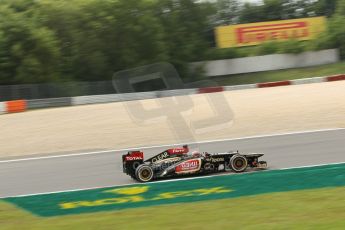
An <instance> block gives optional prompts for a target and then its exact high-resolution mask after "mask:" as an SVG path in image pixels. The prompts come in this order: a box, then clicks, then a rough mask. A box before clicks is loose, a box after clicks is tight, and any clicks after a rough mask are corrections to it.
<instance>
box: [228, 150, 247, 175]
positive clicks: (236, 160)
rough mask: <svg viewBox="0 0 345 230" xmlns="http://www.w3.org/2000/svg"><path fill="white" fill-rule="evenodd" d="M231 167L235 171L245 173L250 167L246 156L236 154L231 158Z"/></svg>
mask: <svg viewBox="0 0 345 230" xmlns="http://www.w3.org/2000/svg"><path fill="white" fill-rule="evenodd" d="M229 165H230V167H231V169H232V170H233V171H235V172H243V171H245V170H246V169H247V167H248V161H247V158H245V157H244V156H242V155H238V154H236V155H233V156H232V157H231V158H230V164H229Z"/></svg>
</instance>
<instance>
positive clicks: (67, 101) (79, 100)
mask: <svg viewBox="0 0 345 230" xmlns="http://www.w3.org/2000/svg"><path fill="white" fill-rule="evenodd" d="M341 80H345V74H340V75H335V76H329V77H315V78H305V79H297V80H291V81H279V82H265V83H257V84H248V85H233V86H215V87H205V88H198V89H177V90H166V91H155V92H140V93H126V94H107V95H93V96H79V97H72V98H54V99H38V100H28V101H25V100H18V101H7V102H0V114H2V113H14V112H23V111H25V110H26V109H39V108H49V107H61V106H74V105H87V104H99V103H110V102H120V101H133V100H145V99H153V98H161V97H172V96H182V95H191V94H201V93H215V92H222V91H233V90H242V89H254V88H265V87H277V86H288V85H300V84H310V83H321V82H330V81H341Z"/></svg>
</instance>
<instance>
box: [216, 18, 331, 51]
mask: <svg viewBox="0 0 345 230" xmlns="http://www.w3.org/2000/svg"><path fill="white" fill-rule="evenodd" d="M325 30H326V18H325V17H314V18H300V19H292V20H282V21H271V22H258V23H250V24H240V25H231V26H219V27H216V28H215V35H216V42H217V47H218V48H230V47H241V46H252V45H258V44H261V43H263V42H267V41H273V40H275V41H277V40H278V41H284V40H290V39H296V40H311V39H315V38H317V37H318V35H319V34H320V33H322V32H324V31H325Z"/></svg>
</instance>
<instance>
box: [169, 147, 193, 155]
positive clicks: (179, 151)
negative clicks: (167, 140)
mask: <svg viewBox="0 0 345 230" xmlns="http://www.w3.org/2000/svg"><path fill="white" fill-rule="evenodd" d="M188 151H189V149H188V148H174V149H168V150H167V152H168V153H169V155H175V154H185V153H188Z"/></svg>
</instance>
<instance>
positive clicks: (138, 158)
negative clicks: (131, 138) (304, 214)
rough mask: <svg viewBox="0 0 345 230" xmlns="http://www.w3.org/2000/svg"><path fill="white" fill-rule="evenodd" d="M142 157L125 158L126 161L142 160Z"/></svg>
mask: <svg viewBox="0 0 345 230" xmlns="http://www.w3.org/2000/svg"><path fill="white" fill-rule="evenodd" d="M142 159H143V158H142V157H126V161H135V160H142Z"/></svg>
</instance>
